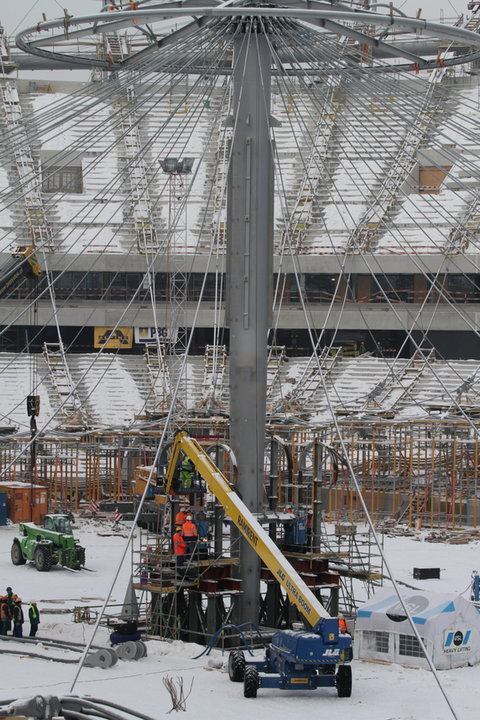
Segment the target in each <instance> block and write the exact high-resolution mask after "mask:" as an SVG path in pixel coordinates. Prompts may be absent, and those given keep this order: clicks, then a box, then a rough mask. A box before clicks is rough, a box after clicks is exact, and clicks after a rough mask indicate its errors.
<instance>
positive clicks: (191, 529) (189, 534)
mask: <svg viewBox="0 0 480 720" xmlns="http://www.w3.org/2000/svg"><path fill="white" fill-rule="evenodd" d="M182 535H183V537H184V538H196V537H198V532H197V526H196V525H195V523H193V522H192V521H191V520H187V521H186V522H184V523H183V526H182Z"/></svg>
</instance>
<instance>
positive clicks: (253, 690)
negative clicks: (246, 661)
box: [243, 665, 260, 698]
mask: <svg viewBox="0 0 480 720" xmlns="http://www.w3.org/2000/svg"><path fill="white" fill-rule="evenodd" d="M259 685H260V681H259V679H258V670H257V668H256V667H254V666H253V665H247V667H246V668H245V677H244V679H243V695H244V697H246V698H255V697H257V690H258V686H259Z"/></svg>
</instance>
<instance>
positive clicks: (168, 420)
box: [70, 244, 213, 692]
mask: <svg viewBox="0 0 480 720" xmlns="http://www.w3.org/2000/svg"><path fill="white" fill-rule="evenodd" d="M212 253H213V244H212V245H211V248H210V254H209V255H210V257H211V254H212ZM206 277H207V275H206V274H205V275H204V278H203V284H202V289H201V295H203V292H204V290H205V283H206ZM200 306H201V303H200V302H198V303H197V307H196V311H195V316H194V319H193V323H192V327H195V325H196V322H197V318H198V315H199V312H200ZM192 340H193V331H191V332H190V334H189V336H188V340H187V344H186V348H185V355H184V357H183V364H184V365H185V364H186V362H187V357H188V354H189V350H190V347H191V343H192ZM182 375H183V373H182V372H180V373H179V374H178V378H177V383H176V386H175V389H174V392H173V395H172V402H171V405H170V408H169V411H168V415H167V418H166V420H165V424H164V428H163V431H162V434H161V437H160V439H159V443H158V448H157V450H156V453H155V457H154V459H153V462H152V466H151V470H150V472H149V475H148V478H147V481H146V483H145V488H144V491H143V494H142V497H141V499H140V502H139V506H138V509H137V512H136V514H135V518H134V520H133V522H132V527H131V529H130V532H129V535H128V538H127V542H126V543H125V549H124V551H123V553H122V557H121V559H120V561H119V563H118V566H117V569H116V571H115V574H114V578H113V580H112V583H111V586H110V589H109V591H108V592H107V594H106V597H105V600H104V603H103V606H102V608H101V610H100V612H99V615H98V617H97V621H96V623H95V626H94V628H93V630H92V635H91V637H90V639H89V641H88V643H87V644H86V646H85V651H84V654H83V655H82V657H81V659H80V662H79V666H78V670H77V672H76V674H75V677H74V679H73V682H72V685H71V687H70V692H73V690H74V688H75V685H76V682H77V680H78V677H79V675H80V672H81V670H82V668H83V666H84V663H85V659H86V657H87V654H88V652H89V649H90V647H91V645H92V643H93V640H94V638H95V635H96V633H97V630H98V628H99V626H100V621H101V619H102V616H103V614H104V613H105V609H106V607H107V604H108V601H109V599H110V597H111V594H112V592H113V588H114V586H115V583H116V581H117V578H118V576H119V574H120V570H121V567H122V565H123V562H124V560H125V557H126V554H127V550H128V547H129V545H130V543H131V542H132V539H133V535H134V532H135V528H136V526H137V522H138V519H139V517H140V513H141V511H142V508H143V504H144V502H145V499H146V497H147V493H148V491H149V488H150V484H151V480H152V477H153V472H154V469H155V467H156V466H157V463H158V460H159V458H160V455H161V453H162V451H163V447H164V443H165V438H166V437H167V432H168V430H169V428H170V425H171V421H172V418H173V412H174V408H175V405H176V403H175V401H176V397H177V394H178V392H179V388H180V383H181V378H182Z"/></svg>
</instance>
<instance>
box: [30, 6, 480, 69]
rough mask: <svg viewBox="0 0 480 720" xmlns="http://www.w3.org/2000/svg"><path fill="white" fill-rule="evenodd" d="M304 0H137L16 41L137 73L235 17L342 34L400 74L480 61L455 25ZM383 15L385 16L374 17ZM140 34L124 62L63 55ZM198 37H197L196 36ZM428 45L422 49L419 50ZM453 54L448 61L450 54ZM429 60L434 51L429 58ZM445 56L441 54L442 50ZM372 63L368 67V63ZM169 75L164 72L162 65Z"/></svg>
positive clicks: (41, 52)
mask: <svg viewBox="0 0 480 720" xmlns="http://www.w3.org/2000/svg"><path fill="white" fill-rule="evenodd" d="M313 4H314V5H315V7H313V8H312V3H311V2H308V3H307V0H287V1H286V2H284V3H282V5H280V4H278V5H276V4H274V3H269V4H268V5H267V4H263V3H261V2H258V3H252V2H249V1H248V0H243V1H242V2H240V3H237V2H236V3H235V5H233V2H232V0H228V2H225V3H221V4H220V3H216V2H212V1H211V0H210V2H209V1H208V0H186V1H185V2H183V3H182V6H181V7H178V6H177V4H176V3H171V2H165V3H159V2H155V0H143V2H142V1H141V0H140V1H139V2H131V3H130V9H129V10H115V9H113V10H112V9H107V8H106V9H105V11H104V12H101V13H97V14H91V15H83V16H81V17H73V16H71V15H68V13H65V17H63V18H62V19H59V20H51V21H45V22H39V23H38V24H37V25H35V26H33V27H30V28H27V29H25V30H23V31H21V32H20V33H18V35H17V36H16V44H17V47H18V48H19V49H20V50H23V51H24V52H26V53H31V54H34V55H36V56H39V57H42V58H48V59H50V60H52V61H57V62H62V63H64V64H65V63H68V64H69V65H70V66H71V67H72V68H73V67H90V68H91V67H99V68H103V69H106V70H121V69H127V68H128V69H134V68H135V66H136V65H137V66H138V63H139V62H142V61H143V59H144V57H145V54H149V53H151V52H154V51H155V50H158V49H160V48H164V47H165V46H166V45H168V46H169V47H172V43H175V41H176V39H178V38H179V37H181V38H182V39H185V38H186V37H188V36H189V35H191V36H192V37H193V36H194V35H195V34H198V31H199V28H200V27H203V26H205V25H206V24H214V23H218V22H219V19H223V20H224V21H225V20H226V21H227V25H228V26H232V27H233V26H234V25H235V22H238V20H237V19H238V18H242V17H249V18H262V19H263V20H264V21H267V19H270V22H273V21H274V20H278V21H285V20H290V21H297V22H298V23H303V24H307V25H308V26H310V28H314V29H316V30H317V31H318V32H319V33H323V34H328V35H329V36H330V37H332V36H336V37H339V36H340V37H344V38H347V39H348V40H350V41H354V42H356V43H358V44H362V45H365V46H366V47H368V48H371V49H372V50H374V51H376V52H377V53H380V54H381V55H382V56H383V57H390V58H391V59H396V61H397V60H398V59H406V60H407V61H408V62H407V63H406V64H405V63H403V64H393V65H392V64H388V63H387V62H384V63H380V64H379V63H378V62H377V63H376V64H375V66H372V67H373V68H374V69H375V70H380V71H382V72H389V71H390V72H392V71H393V72H397V71H399V70H412V69H414V70H418V69H429V68H436V67H439V65H440V64H441V66H442V67H449V66H452V65H459V64H463V63H468V62H472V61H474V60H477V59H479V58H480V35H479V34H478V33H475V32H471V31H469V30H465V29H463V28H459V27H451V26H448V25H443V24H439V23H433V22H429V21H427V20H422V19H418V18H410V17H407V16H405V14H404V13H403V12H401V11H400V10H398V9H397V8H395V7H393V6H392V5H390V4H386V3H375V4H374V5H373V6H372V7H373V8H374V10H363V9H362V10H360V11H357V10H353V9H352V8H351V7H350V6H347V5H345V4H342V3H337V2H335V0H332V1H331V2H322V1H321V0H317V1H316V2H314V3H313ZM377 10H385V12H384V13H383V12H377ZM188 17H192V18H193V20H192V21H191V22H189V23H187V24H186V25H185V26H184V27H182V28H181V29H180V30H178V31H176V32H171V30H169V31H168V33H165V32H164V31H163V33H162V30H160V31H159V34H158V35H157V30H156V29H153V28H155V26H157V27H158V23H160V22H164V21H166V20H170V21H172V20H180V19H182V18H188ZM126 28H130V29H132V28H133V29H135V30H138V31H140V32H142V33H143V35H144V36H145V35H146V36H147V37H148V39H149V41H150V42H151V43H152V44H151V45H150V46H149V47H147V48H143V49H141V50H138V51H136V52H134V53H133V54H131V55H129V56H128V57H127V58H125V59H124V60H122V61H119V62H111V61H109V60H105V59H100V58H94V57H86V56H85V55H82V54H81V52H80V51H79V48H80V46H79V45H73V44H72V45H71V46H70V47H69V51H68V52H65V51H63V47H62V51H61V52H60V51H59V46H60V45H61V46H64V45H65V44H68V43H70V42H71V41H77V40H79V39H80V38H85V37H88V36H91V37H95V36H97V37H98V35H99V34H102V33H111V32H117V31H118V30H122V29H126ZM400 32H401V33H407V34H413V35H414V39H415V52H412V51H410V50H409V49H405V48H404V47H401V46H400V45H399V44H398V43H396V42H395V41H393V42H389V43H387V42H385V38H386V37H387V36H389V35H390V34H391V33H394V34H395V35H396V34H397V33H400ZM197 37H198V35H197ZM431 39H436V40H438V41H439V48H440V50H441V52H442V58H441V59H439V57H438V56H437V57H436V58H435V59H430V60H429V59H427V58H426V57H425V55H426V54H427V53H425V52H423V50H426V45H427V40H431ZM422 46H423V47H422ZM446 50H448V51H449V53H448V56H447V57H445V51H446ZM428 54H429V55H431V52H430V53H428ZM439 54H440V53H439ZM367 66H368V64H367ZM162 69H163V70H167V68H166V67H164V68H162Z"/></svg>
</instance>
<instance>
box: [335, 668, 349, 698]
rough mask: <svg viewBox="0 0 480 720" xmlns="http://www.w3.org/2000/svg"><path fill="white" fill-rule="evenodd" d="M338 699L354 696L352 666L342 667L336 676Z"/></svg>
mask: <svg viewBox="0 0 480 720" xmlns="http://www.w3.org/2000/svg"><path fill="white" fill-rule="evenodd" d="M335 685H336V686H337V693H338V697H350V695H351V694H352V668H351V667H350V665H340V667H339V668H338V670H337V674H336V675H335Z"/></svg>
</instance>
